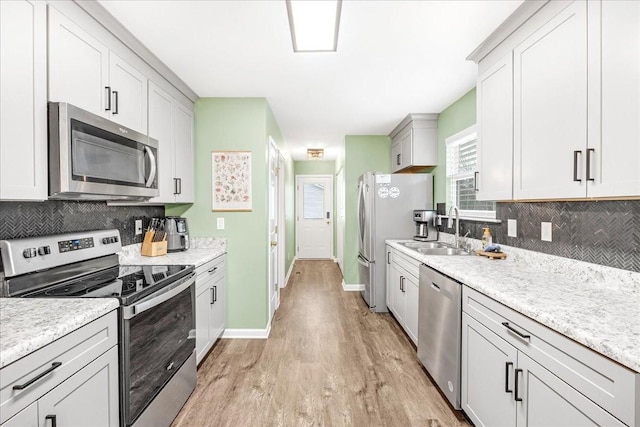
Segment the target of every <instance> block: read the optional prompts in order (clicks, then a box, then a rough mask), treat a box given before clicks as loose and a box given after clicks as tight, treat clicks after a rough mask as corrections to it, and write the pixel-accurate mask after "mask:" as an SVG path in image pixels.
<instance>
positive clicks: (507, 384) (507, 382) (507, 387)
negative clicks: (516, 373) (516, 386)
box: [504, 362, 513, 393]
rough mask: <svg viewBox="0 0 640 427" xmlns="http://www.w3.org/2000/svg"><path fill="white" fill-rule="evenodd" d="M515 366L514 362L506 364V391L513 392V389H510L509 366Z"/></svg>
mask: <svg viewBox="0 0 640 427" xmlns="http://www.w3.org/2000/svg"><path fill="white" fill-rule="evenodd" d="M512 367H513V362H507V363H505V366H504V391H505V393H513V390H509V368H512Z"/></svg>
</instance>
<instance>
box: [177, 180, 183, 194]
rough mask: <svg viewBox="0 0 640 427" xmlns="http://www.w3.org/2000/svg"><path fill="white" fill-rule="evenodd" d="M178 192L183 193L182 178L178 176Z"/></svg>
mask: <svg viewBox="0 0 640 427" xmlns="http://www.w3.org/2000/svg"><path fill="white" fill-rule="evenodd" d="M178 194H182V178H178Z"/></svg>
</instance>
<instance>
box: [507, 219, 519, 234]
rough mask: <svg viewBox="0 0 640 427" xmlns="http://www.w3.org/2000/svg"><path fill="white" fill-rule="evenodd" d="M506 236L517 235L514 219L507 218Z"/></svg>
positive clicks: (516, 224) (516, 223)
mask: <svg viewBox="0 0 640 427" xmlns="http://www.w3.org/2000/svg"><path fill="white" fill-rule="evenodd" d="M507 236H509V237H518V221H517V220H515V219H508V220H507Z"/></svg>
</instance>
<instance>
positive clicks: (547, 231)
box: [540, 222, 553, 242]
mask: <svg viewBox="0 0 640 427" xmlns="http://www.w3.org/2000/svg"><path fill="white" fill-rule="evenodd" d="M552 228H553V224H552V223H550V222H543V223H541V225H540V239H542V241H543V242H550V241H551V229H552Z"/></svg>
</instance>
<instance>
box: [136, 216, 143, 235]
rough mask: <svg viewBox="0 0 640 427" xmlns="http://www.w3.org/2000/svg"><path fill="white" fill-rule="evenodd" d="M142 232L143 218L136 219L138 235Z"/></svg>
mask: <svg viewBox="0 0 640 427" xmlns="http://www.w3.org/2000/svg"><path fill="white" fill-rule="evenodd" d="M140 234H142V220H141V219H136V234H135V235H136V236H139V235H140Z"/></svg>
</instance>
